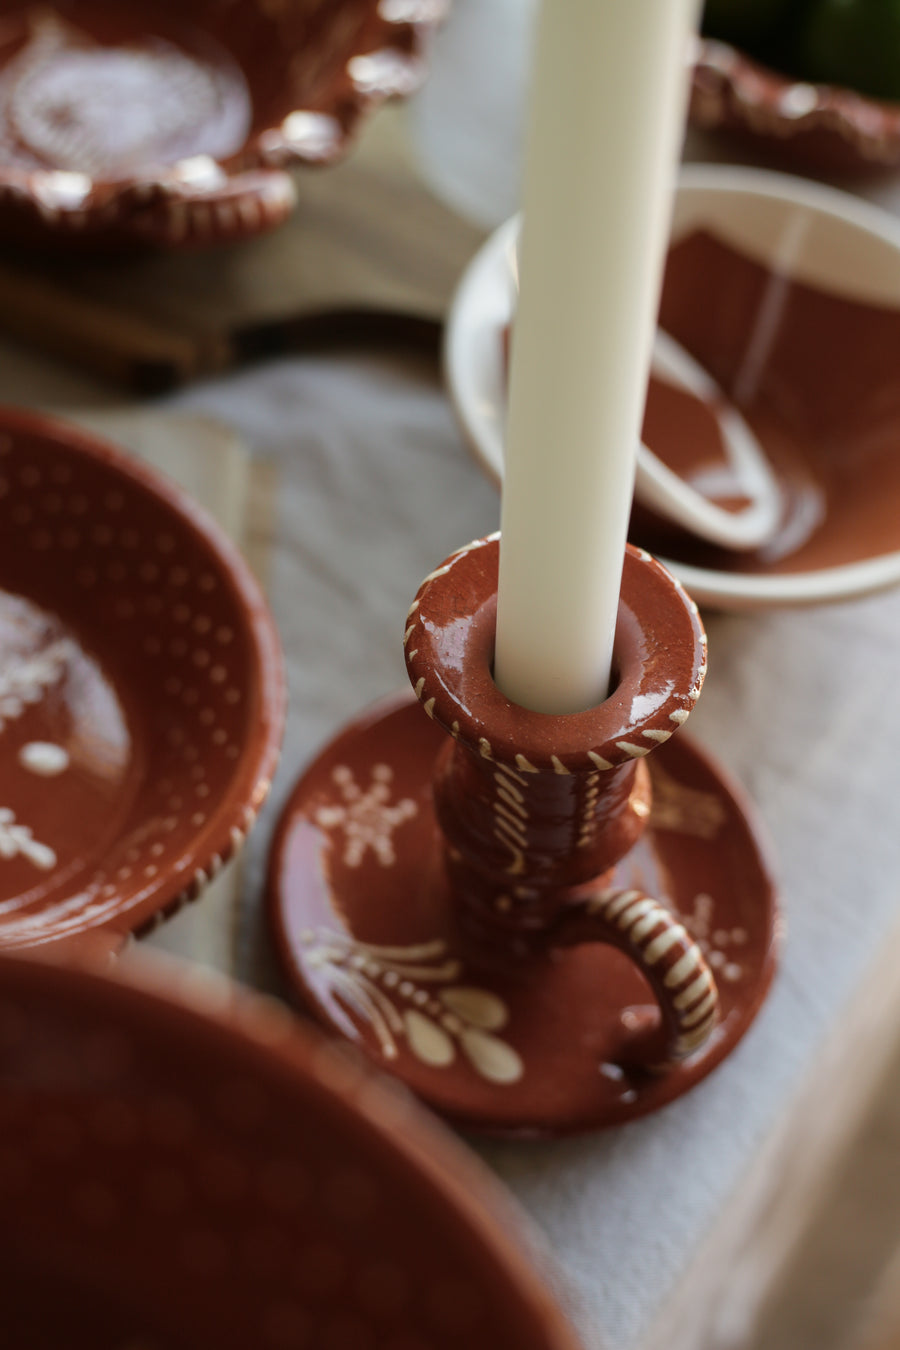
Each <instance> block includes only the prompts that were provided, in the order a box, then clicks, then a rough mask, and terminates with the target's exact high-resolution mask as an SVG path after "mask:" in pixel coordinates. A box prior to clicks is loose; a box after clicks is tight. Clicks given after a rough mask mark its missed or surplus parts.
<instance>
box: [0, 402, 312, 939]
mask: <svg viewBox="0 0 900 1350" xmlns="http://www.w3.org/2000/svg"><path fill="white" fill-rule="evenodd" d="M284 699H285V695H284V687H283V678H282V670H281V656H280V650H279V645H278V638H277V634H276V631H275V627H274V623H273V620H272V618H271V615H270V614H269V611H268V608H267V606H266V604H265V601H264V599H263V596H262V594H261V592H260V590H259V588H258V586H257V585H256V582H255V581H254V579H253V577H252V576H251V574H250V572H249V569H248V567H247V565H246V564H245V563H244V561H243V560H242V559H241V557H240V556H239V554H238V553H237V551H236V550H235V549H234V547H233V546H232V545H231V544H230V543H229V542H228V541H227V540H226V539H225V537H224V536H223V535H222V534H221V532H220V531H219V529H218V528H217V527H216V526H215V525H214V524H213V523H212V522H211V521H210V520H209V519H208V518H207V517H206V516H205V515H204V514H203V513H202V512H201V511H200V510H199V509H198V508H196V507H194V506H193V504H192V503H191V502H190V501H189V500H188V499H187V498H186V496H185V495H184V494H183V493H182V492H181V491H179V490H178V489H176V488H175V487H174V486H171V485H169V484H168V483H166V482H164V481H163V480H162V479H161V478H160V477H159V476H158V475H157V474H155V473H152V472H151V471H150V470H149V469H147V468H144V467H143V466H141V465H140V464H138V463H136V462H135V461H134V460H133V459H130V458H129V457H128V456H127V455H125V454H124V453H122V452H120V451H117V450H115V449H113V448H112V447H110V446H106V445H104V444H103V443H102V442H100V441H97V440H96V439H95V438H94V437H93V436H89V435H87V434H85V433H83V432H80V431H76V430H74V429H72V428H69V427H66V426H65V425H63V424H61V423H56V422H51V421H49V420H47V419H44V418H41V417H38V416H35V415H33V414H30V413H27V414H26V413H22V412H14V411H12V410H5V411H2V412H0V947H27V946H34V945H38V944H44V943H53V942H76V941H78V940H81V939H83V938H84V937H85V936H86V935H90V934H92V933H94V934H96V933H98V932H103V933H104V934H105V935H106V937H107V939H108V941H109V944H110V945H112V946H115V945H116V943H120V942H121V941H123V940H124V937H125V936H126V935H127V934H128V933H131V932H140V931H142V930H143V929H145V928H146V927H147V926H148V925H151V924H152V923H154V922H156V921H157V920H158V919H160V918H162V917H163V915H164V914H165V913H167V912H169V911H170V910H171V909H172V908H174V907H176V906H177V905H178V904H179V903H180V902H181V901H182V900H184V899H187V898H190V897H193V896H195V895H197V894H199V892H200V891H201V890H202V889H203V887H204V886H205V884H206V882H207V880H208V879H209V877H210V876H212V875H214V874H215V872H216V871H217V870H218V869H219V868H220V867H221V866H222V864H223V862H224V861H225V860H226V859H227V858H228V857H230V856H231V854H232V853H233V852H234V851H235V850H236V849H237V848H238V847H239V846H240V844H241V843H242V841H243V838H244V835H245V833H246V831H247V830H248V829H249V828H250V826H251V825H252V823H253V820H254V819H255V816H256V813H257V812H258V810H259V807H260V806H261V804H262V802H263V801H264V799H265V797H266V794H267V792H268V788H269V782H270V779H271V775H272V773H273V771H274V767H275V763H276V760H277V755H278V747H279V743H280V737H281V730H282V725H283V718H284Z"/></svg>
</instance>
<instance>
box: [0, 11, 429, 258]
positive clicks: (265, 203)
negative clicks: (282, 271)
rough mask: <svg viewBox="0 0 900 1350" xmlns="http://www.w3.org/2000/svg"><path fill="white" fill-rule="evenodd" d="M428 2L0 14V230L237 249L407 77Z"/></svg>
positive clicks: (411, 81)
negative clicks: (230, 242)
mask: <svg viewBox="0 0 900 1350" xmlns="http://www.w3.org/2000/svg"><path fill="white" fill-rule="evenodd" d="M444 8H445V3H444V0H393V2H392V0H328V3H326V4H310V3H308V2H307V0H267V2H266V3H256V0H232V2H231V3H226V4H222V3H220V2H219V0H183V2H182V3H181V4H179V5H169V4H163V5H161V4H153V3H149V2H148V0H129V3H128V4H122V3H121V0H57V3H49V4H41V5H36V4H31V3H25V2H24V0H2V3H0V19H2V23H0V70H2V79H0V141H2V150H0V231H2V232H5V233H6V234H13V235H15V236H17V237H19V238H24V239H26V240H28V241H29V242H34V241H35V240H38V239H40V238H41V237H42V236H43V237H45V238H47V239H52V240H53V241H54V242H55V243H68V244H76V243H77V244H85V243H91V242H92V241H93V242H99V243H102V244H104V245H108V244H109V243H110V242H115V241H118V242H122V241H127V240H139V241H144V242H147V243H154V244H162V245H165V246H168V247H172V246H176V245H183V244H206V243H210V242H214V241H217V240H223V239H235V238H241V237H243V236H247V235H251V234H254V233H256V232H257V231H259V230H261V229H265V228H268V227H270V226H272V225H276V224H278V223H279V222H280V221H282V220H284V218H285V217H286V216H287V215H288V213H289V212H290V211H291V209H292V207H293V205H294V202H295V200H296V194H295V190H294V187H293V184H292V181H291V178H290V176H289V174H288V173H286V172H285V170H286V169H287V168H290V167H292V166H297V165H309V164H323V163H331V162H333V161H334V160H336V159H337V158H339V157H340V156H341V155H342V154H344V153H345V152H346V150H347V149H348V147H349V145H350V143H351V141H352V138H353V134H354V132H355V130H356V129H357V127H358V125H359V123H360V120H361V119H362V118H363V117H364V116H365V115H366V114H367V113H368V112H369V111H371V110H372V109H373V108H375V107H377V106H378V105H379V104H380V103H381V102H383V101H384V99H385V98H389V97H392V96H396V95H402V94H408V93H410V92H411V91H412V90H413V89H414V88H416V86H417V85H418V84H419V82H420V81H421V79H422V77H423V74H424V69H425V67H424V58H423V39H424V36H425V34H426V33H427V31H428V29H429V28H430V27H431V26H432V25H433V23H434V22H435V21H436V20H437V19H438V18H439V17H440V16H441V14H442V13H443V10H444Z"/></svg>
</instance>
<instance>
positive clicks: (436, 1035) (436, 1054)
mask: <svg viewBox="0 0 900 1350" xmlns="http://www.w3.org/2000/svg"><path fill="white" fill-rule="evenodd" d="M403 1024H404V1026H405V1027H406V1039H407V1041H408V1042H409V1048H410V1050H411V1051H412V1052H413V1054H414V1055H415V1056H416V1058H417V1059H420V1060H421V1061H422V1063H423V1064H430V1065H431V1066H432V1067H433V1068H435V1069H443V1068H446V1066H447V1065H448V1064H452V1063H453V1060H454V1058H455V1055H456V1051H455V1050H454V1049H453V1042H452V1040H451V1039H450V1037H449V1036H448V1035H447V1033H446V1032H445V1031H444V1030H442V1028H441V1027H439V1026H438V1024H437V1023H436V1022H432V1020H431V1018H430V1017H424V1016H423V1015H422V1013H420V1012H416V1011H415V1010H414V1009H410V1010H409V1011H408V1012H405V1013H404V1014H403Z"/></svg>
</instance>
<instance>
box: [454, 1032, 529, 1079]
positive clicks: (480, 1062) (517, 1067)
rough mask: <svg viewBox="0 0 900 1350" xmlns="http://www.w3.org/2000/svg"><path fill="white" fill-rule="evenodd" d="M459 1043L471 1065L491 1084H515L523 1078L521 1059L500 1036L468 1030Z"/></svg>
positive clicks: (461, 1035) (462, 1034)
mask: <svg viewBox="0 0 900 1350" xmlns="http://www.w3.org/2000/svg"><path fill="white" fill-rule="evenodd" d="M459 1041H460V1045H461V1046H462V1048H463V1053H464V1054H465V1056H466V1058H467V1059H468V1061H469V1063H470V1064H471V1065H472V1067H473V1069H475V1070H476V1071H477V1072H478V1073H480V1074H481V1076H482V1078H487V1079H488V1081H489V1082H491V1083H515V1082H518V1080H519V1079H520V1078H521V1077H522V1074H523V1073H524V1066H523V1064H522V1061H521V1059H520V1058H519V1056H518V1055H517V1054H516V1052H515V1050H514V1049H513V1048H512V1046H511V1045H507V1043H506V1041H501V1040H500V1037H499V1036H491V1035H489V1034H488V1032H486V1031H477V1030H473V1029H472V1028H468V1029H467V1030H465V1031H463V1032H461V1033H460V1037H459Z"/></svg>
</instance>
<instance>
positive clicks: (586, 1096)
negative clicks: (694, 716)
mask: <svg viewBox="0 0 900 1350" xmlns="http://www.w3.org/2000/svg"><path fill="white" fill-rule="evenodd" d="M445 742H446V736H445V734H444V733H443V732H442V731H441V730H440V729H439V728H437V727H436V725H435V723H434V722H431V721H429V720H428V719H427V718H426V717H425V716H424V715H423V712H422V709H421V708H420V707H419V705H418V704H417V703H416V702H415V701H413V700H412V698H411V697H410V696H403V697H400V698H397V699H393V700H390V701H389V702H388V703H386V704H382V705H379V706H377V707H376V708H374V709H373V710H371V711H370V712H369V713H368V714H367V715H364V716H363V717H362V718H360V719H359V720H358V721H355V722H353V723H351V724H350V726H349V727H347V728H346V729H345V730H344V731H343V732H342V733H341V734H340V735H339V736H338V737H337V738H336V739H335V740H334V741H333V742H332V743H331V744H329V746H328V747H327V749H326V750H325V751H324V753H323V754H322V755H320V757H319V758H318V759H317V760H316V761H315V763H314V764H313V765H312V766H311V767H310V768H309V769H308V770H307V772H306V773H305V774H304V775H303V777H302V778H301V779H300V781H299V782H298V784H297V786H296V788H295V789H294V792H293V794H292V796H291V798H290V800H289V802H288V804H287V807H286V808H285V811H284V814H283V816H282V819H281V823H280V825H279V828H278V832H277V835H276V838H275V841H274V844H273V848H272V854H271V862H270V873H269V905H270V917H271V920H272V924H273V929H274V932H275V936H276V942H277V947H278V951H279V954H280V957H281V960H282V963H283V966H284V968H285V970H286V972H287V974H288V977H289V979H290V980H291V983H292V985H293V987H294V988H295V989H296V990H297V991H298V993H299V994H300V995H301V996H302V997H303V999H304V1000H305V1001H306V1002H307V1004H308V1005H309V1006H310V1007H311V1008H312V1010H313V1011H314V1012H315V1013H316V1015H317V1016H318V1017H319V1019H320V1020H321V1021H323V1022H324V1023H325V1024H326V1025H328V1026H330V1027H332V1028H333V1029H334V1030H335V1031H337V1032H339V1033H340V1034H341V1035H342V1036H344V1037H347V1038H349V1039H351V1040H353V1041H356V1042H357V1043H358V1044H360V1045H361V1046H362V1047H363V1048H364V1049H365V1050H366V1051H367V1053H368V1054H369V1055H370V1056H371V1057H372V1058H373V1059H374V1060H375V1062H376V1063H379V1064H381V1065H383V1066H384V1067H386V1068H389V1069H390V1071H391V1073H392V1074H395V1075H397V1076H398V1077H399V1078H400V1079H401V1080H402V1081H403V1082H405V1083H406V1084H407V1085H408V1086H409V1087H411V1088H412V1089H413V1091H415V1092H416V1093H417V1094H418V1095H419V1096H420V1097H422V1098H423V1099H424V1100H425V1101H427V1102H428V1103H429V1104H430V1105H431V1106H433V1107H435V1108H436V1109H437V1110H438V1111H440V1112H441V1114H443V1115H445V1116H447V1117H448V1118H450V1119H451V1120H453V1121H454V1123H456V1124H458V1125H460V1126H463V1127H467V1128H473V1129H477V1130H483V1131H487V1132H490V1133H499V1134H516V1135H522V1136H538V1135H552V1134H561V1133H566V1132H569V1131H573V1130H582V1129H589V1128H595V1127H597V1126H603V1125H614V1124H619V1123H621V1122H623V1121H626V1120H630V1119H632V1118H634V1117H636V1116H640V1115H643V1114H644V1113H646V1112H648V1111H652V1110H655V1109H657V1108H658V1107H660V1106H662V1105H665V1103H666V1102H669V1101H671V1100H673V1099H674V1098H676V1097H678V1096H680V1095H681V1094H682V1093H684V1092H686V1091H687V1090H688V1089H689V1088H691V1087H692V1086H694V1084H695V1083H697V1082H698V1081H699V1080H700V1079H701V1078H703V1077H705V1076H706V1074H708V1073H709V1072H710V1070H711V1069H713V1068H714V1067H715V1066H716V1065H717V1064H718V1063H720V1061H721V1060H722V1059H723V1058H724V1057H725V1056H726V1055H727V1054H728V1053H729V1051H730V1050H731V1049H733V1047H734V1045H735V1044H736V1043H737V1041H738V1040H740V1038H741V1036H743V1034H744V1032H745V1031H746V1030H747V1028H748V1026H749V1025H750V1023H751V1022H752V1020H753V1018H754V1016H755V1015H756V1012H757V1011H758V1009H759V1007H760V1005H761V1003H762V1001H763V999H764V997H765V994H766V991H767V990H768V987H769V984H770V981H771V979H772V975H773V972H774V966H775V946H776V933H777V915H776V908H775V899H774V891H773V883H772V878H771V872H770V869H769V866H768V863H767V861H766V857H765V850H764V848H763V846H762V845H761V844H760V842H759V839H758V837H757V833H756V831H755V827H754V826H753V824H752V821H753V816H752V813H751V814H750V816H749V819H748V808H747V803H746V802H745V801H743V800H742V798H741V797H740V795H739V794H738V793H737V791H736V789H735V788H734V786H733V785H732V784H730V783H729V782H728V780H727V779H726V777H725V776H724V774H723V773H722V771H721V769H720V768H718V767H717V766H716V765H715V764H714V763H713V762H712V761H711V760H710V759H709V758H708V757H707V756H705V755H703V754H701V753H700V751H699V750H698V749H697V748H696V747H695V746H693V745H691V744H690V742H687V743H686V742H685V738H684V736H683V734H682V735H679V737H678V738H677V739H676V740H673V741H672V742H670V743H669V744H667V745H664V746H661V747H660V748H659V749H658V750H655V751H654V754H653V756H652V758H651V759H650V760H649V761H648V763H649V768H650V776H651V779H652V782H653V790H654V807H653V815H652V816H651V821H650V826H649V827H648V829H647V830H646V831H645V834H644V836H643V838H642V840H641V842H640V843H639V844H638V845H637V847H636V848H635V849H633V850H632V852H631V853H630V854H629V855H628V857H627V859H626V860H625V862H623V863H622V864H620V865H619V867H618V868H617V869H616V871H615V873H614V875H613V876H612V877H611V878H610V879H609V881H608V884H609V886H611V887H612V888H613V889H617V888H619V887H625V888H629V887H637V888H638V889H640V890H642V891H647V892H649V893H650V894H653V895H655V896H656V897H657V898H658V899H659V900H660V901H661V902H662V903H663V904H665V905H667V906H668V907H669V908H671V909H673V910H674V911H676V913H677V914H678V915H679V916H680V917H682V918H683V919H684V920H685V923H686V926H687V927H688V928H689V929H690V931H691V932H692V934H693V936H694V937H695V938H696V939H697V940H698V943H699V945H700V946H701V949H702V950H703V951H704V952H705V954H706V956H707V960H708V962H709V964H710V966H711V968H712V969H713V971H714V972H715V975H716V979H717V983H718V986H719V997H720V1002H721V1020H720V1023H719V1026H718V1028H717V1030H716V1032H715V1033H714V1035H713V1037H712V1038H711V1040H710V1041H708V1042H707V1043H706V1045H705V1046H704V1047H703V1049H702V1050H700V1051H699V1052H697V1053H696V1054H695V1055H693V1056H692V1057H691V1058H689V1059H688V1060H686V1061H684V1062H683V1063H682V1064H680V1065H679V1066H677V1067H673V1068H667V1069H666V1070H665V1072H664V1073H660V1074H650V1073H647V1072H646V1071H643V1070H632V1069H631V1068H630V1067H629V1060H630V1059H631V1057H632V1053H633V1051H632V1049H631V1048H630V1047H631V1042H632V1038H634V1037H635V1036H636V1035H641V1034H644V1033H645V1032H646V1034H648V1035H651V1034H653V1030H654V1028H655V1027H656V1026H657V1025H658V1021H659V1014H658V1010H657V1008H656V1005H655V1003H654V1002H653V999H652V996H651V994H650V991H649V989H648V986H647V984H646V982H645V981H644V979H643V977H642V976H641V975H640V974H639V973H638V971H637V970H636V968H635V967H634V966H632V965H631V964H630V963H629V962H628V961H627V959H626V958H625V957H624V956H623V955H622V954H621V953H620V952H618V951H615V950H614V949H613V948H611V947H607V946H600V945H588V946H582V947H578V948H575V949H571V950H567V951H565V952H557V953H555V954H554V955H553V956H552V957H550V958H546V957H542V958H536V959H534V960H533V961H525V962H523V963H522V964H521V965H520V966H518V967H517V968H516V969H515V970H514V971H512V972H510V971H509V970H508V969H506V968H504V969H503V970H501V969H498V968H497V966H496V965H495V964H493V963H487V962H485V963H479V962H478V959H477V958H476V959H475V960H474V961H473V958H472V954H471V947H470V945H469V944H467V943H466V942H465V941H464V939H463V938H462V937H461V935H460V933H459V930H458V927H457V925H456V922H455V920H454V916H453V914H452V913H451V907H450V899H449V892H448V890H447V886H446V882H445V880H444V875H443V870H442V869H443V862H442V854H441V844H440V839H439V833H438V827H437V824H436V821H435V817H434V807H433V801H432V788H431V776H432V772H433V768H434V762H435V757H436V755H437V753H438V752H439V750H441V748H442V747H443V746H444V744H445Z"/></svg>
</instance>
